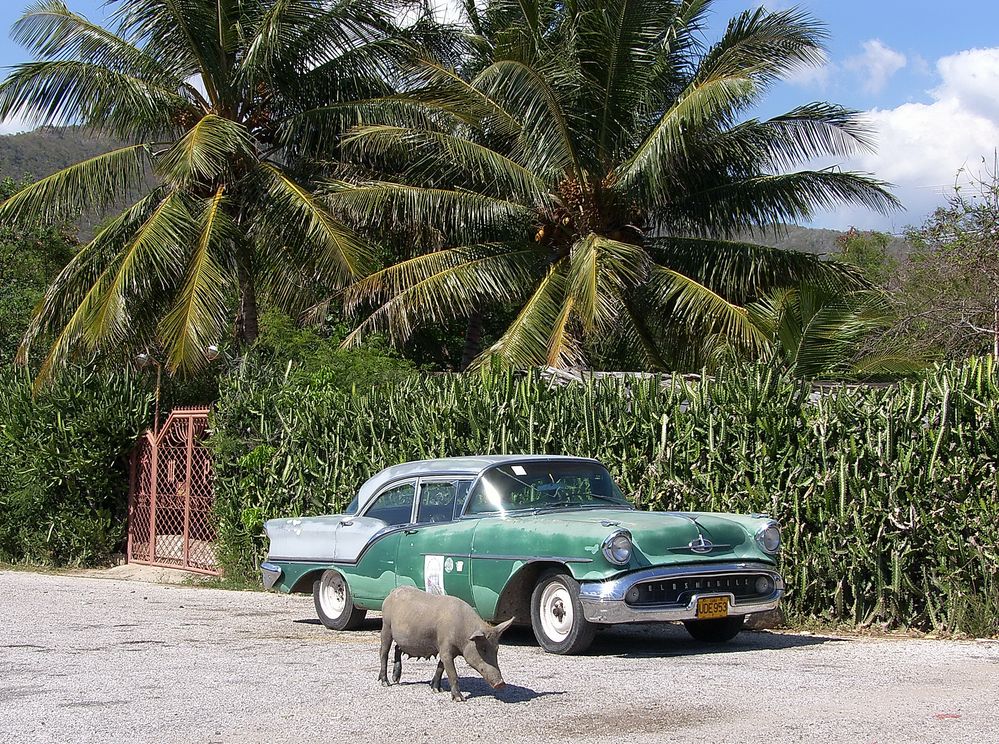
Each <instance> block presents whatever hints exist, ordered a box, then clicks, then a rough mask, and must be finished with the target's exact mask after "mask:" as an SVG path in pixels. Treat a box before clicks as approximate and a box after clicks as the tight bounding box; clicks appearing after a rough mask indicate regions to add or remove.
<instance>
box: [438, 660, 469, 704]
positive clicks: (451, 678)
mask: <svg viewBox="0 0 999 744" xmlns="http://www.w3.org/2000/svg"><path fill="white" fill-rule="evenodd" d="M440 663H442V664H443V665H444V670H445V671H446V672H447V681H448V682H450V683H451V699H452V700H454V701H455V702H458V703H463V702H465V696H464V695H462V694H461V689H460V688H459V687H458V670H457V669H455V668H454V657H453V656H452V655H451V654H449V653H447V652H443V653H441V661H440Z"/></svg>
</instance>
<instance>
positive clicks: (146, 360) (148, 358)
mask: <svg viewBox="0 0 999 744" xmlns="http://www.w3.org/2000/svg"><path fill="white" fill-rule="evenodd" d="M135 361H136V363H137V364H138V365H139V369H146V368H147V367H150V366H155V367H156V409H155V412H154V413H153V436H158V435H159V433H160V380H161V378H162V375H163V365H162V364H160V362H158V361H157V360H156V358H155V357H153V355H152V354H150V353H149V352H148V351H144V352H142V353H141V354H137V355H136V357H135Z"/></svg>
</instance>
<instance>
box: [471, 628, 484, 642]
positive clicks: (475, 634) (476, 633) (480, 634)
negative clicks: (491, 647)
mask: <svg viewBox="0 0 999 744" xmlns="http://www.w3.org/2000/svg"><path fill="white" fill-rule="evenodd" d="M485 637H486V634H485V633H483V632H482V629H481V628H479V629H478V630H476V631H474V632H473V633H472V635H470V636H469V637H468V640H470V641H474V640H475V639H476V638H485Z"/></svg>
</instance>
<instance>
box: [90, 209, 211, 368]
mask: <svg viewBox="0 0 999 744" xmlns="http://www.w3.org/2000/svg"><path fill="white" fill-rule="evenodd" d="M193 228H194V221H193V219H192V217H191V214H190V212H189V211H188V209H187V205H186V204H185V203H184V200H183V198H182V197H181V196H180V194H179V193H178V192H176V191H170V192H168V193H167V195H166V197H165V198H164V199H163V200H162V201H161V202H160V203H159V204H158V205H156V208H155V209H154V210H153V211H152V212H151V213H150V214H149V216H148V217H147V218H146V219H145V220H144V221H143V222H142V224H141V225H139V226H138V228H137V229H136V230H135V231H134V233H133V234H132V235H131V236H130V237H129V240H128V243H127V244H126V245H125V247H124V249H123V250H122V251H121V253H120V254H119V255H118V256H117V257H116V258H115V260H114V262H113V264H112V265H111V266H110V267H109V268H108V271H107V272H105V274H104V276H103V277H102V280H101V284H102V285H103V291H102V292H101V293H100V294H99V295H98V296H97V297H95V298H93V300H92V305H91V306H90V307H88V312H87V314H86V315H85V316H84V318H85V324H84V325H82V326H81V327H80V329H79V331H80V336H81V338H82V340H83V341H84V342H85V343H86V344H87V345H88V346H89V347H90V348H93V349H96V348H100V347H105V348H107V347H110V346H111V345H117V344H120V343H122V342H123V341H124V340H125V339H126V338H127V336H128V335H129V332H130V331H131V330H132V324H133V322H134V320H133V318H132V316H131V314H130V313H129V300H130V299H132V298H135V297H136V296H140V297H143V296H144V297H149V296H150V295H152V294H157V293H158V294H166V293H168V292H169V291H170V289H171V288H172V287H173V285H174V283H175V282H176V280H177V279H178V278H179V277H180V276H182V275H183V266H184V259H185V250H184V247H185V245H186V244H187V242H188V238H189V237H190V235H191V234H192V233H193V232H194V229H193Z"/></svg>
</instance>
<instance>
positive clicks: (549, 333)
mask: <svg viewBox="0 0 999 744" xmlns="http://www.w3.org/2000/svg"><path fill="white" fill-rule="evenodd" d="M565 260H566V259H561V261H559V262H556V263H554V264H552V266H551V267H549V269H548V271H547V273H546V274H545V276H544V278H542V280H541V281H540V283H539V284H538V285H537V286H536V287H535V288H534V290H533V293H532V294H531V297H530V298H529V299H528V300H527V301H526V302H525V303H524V305H523V307H522V308H521V310H520V312H519V313H518V314H517V317H516V318H514V320H513V322H512V323H511V324H510V326H509V327H508V328H507V330H506V331H505V332H504V333H503V335H502V336H501V337H500V339H499V340H498V341H497V342H496V343H494V344H493V345H492V346H490V347H489V348H488V349H486V350H485V351H484V352H483V353H482V354H481V355H479V357H478V358H477V359H476V360H475V361H474V362H473V364H472V367H473V368H480V367H483V366H486V365H489V364H491V363H492V362H493V361H494V360H495V361H498V362H499V363H500V364H502V365H503V366H506V367H511V368H514V369H529V368H531V367H538V366H542V365H547V366H551V367H576V366H580V365H581V364H582V362H583V356H582V349H581V347H580V344H579V339H578V338H577V336H576V334H575V333H574V330H573V329H572V327H571V326H570V321H571V313H572V299H571V298H570V297H569V296H568V294H567V291H566V290H567V286H566V284H567V283H566V277H565V268H566V267H565V266H564V262H565Z"/></svg>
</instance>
